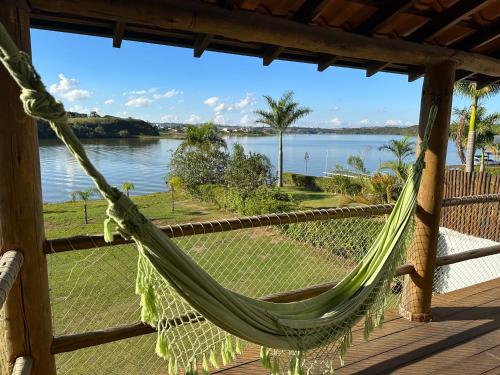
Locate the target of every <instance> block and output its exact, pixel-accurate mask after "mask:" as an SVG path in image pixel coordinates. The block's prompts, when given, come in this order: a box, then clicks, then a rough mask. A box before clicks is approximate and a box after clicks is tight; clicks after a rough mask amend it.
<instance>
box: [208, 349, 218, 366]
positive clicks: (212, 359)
mask: <svg viewBox="0 0 500 375" xmlns="http://www.w3.org/2000/svg"><path fill="white" fill-rule="evenodd" d="M209 360H210V364H211V365H212V366H213V367H214V368H216V369H219V368H220V367H219V364H218V363H217V355H216V354H215V349H214V348H211V349H210V358H209Z"/></svg>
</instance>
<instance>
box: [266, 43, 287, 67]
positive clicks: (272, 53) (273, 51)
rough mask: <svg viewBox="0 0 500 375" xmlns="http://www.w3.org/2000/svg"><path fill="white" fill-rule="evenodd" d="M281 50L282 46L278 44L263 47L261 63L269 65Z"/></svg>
mask: <svg viewBox="0 0 500 375" xmlns="http://www.w3.org/2000/svg"><path fill="white" fill-rule="evenodd" d="M283 50H284V48H283V47H280V46H267V47H264V50H263V51H262V64H264V66H269V65H271V63H272V62H273V61H274V60H275V59H277V58H278V56H279V55H280V53H281V52H283Z"/></svg>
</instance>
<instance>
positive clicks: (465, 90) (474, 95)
mask: <svg viewBox="0 0 500 375" xmlns="http://www.w3.org/2000/svg"><path fill="white" fill-rule="evenodd" d="M455 91H456V92H457V93H458V94H459V95H461V96H464V97H467V98H470V99H471V101H472V103H471V106H470V118H469V133H468V135H467V153H466V159H465V171H466V172H472V171H474V152H475V150H476V111H477V106H478V102H479V100H480V99H484V98H487V97H490V96H493V95H496V94H498V92H500V86H499V85H490V86H486V87H483V88H482V89H477V85H476V83H475V82H465V81H460V82H457V83H456V84H455Z"/></svg>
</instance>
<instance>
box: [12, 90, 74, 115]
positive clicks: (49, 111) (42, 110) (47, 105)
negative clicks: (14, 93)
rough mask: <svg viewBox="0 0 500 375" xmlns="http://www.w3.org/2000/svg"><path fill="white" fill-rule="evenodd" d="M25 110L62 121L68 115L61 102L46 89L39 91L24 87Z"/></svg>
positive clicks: (22, 98)
mask: <svg viewBox="0 0 500 375" xmlns="http://www.w3.org/2000/svg"><path fill="white" fill-rule="evenodd" d="M21 100H22V102H23V106H24V110H25V112H26V113H27V114H28V115H30V116H32V117H38V118H41V119H44V120H47V121H52V122H55V121H60V120H62V119H64V118H65V117H66V112H65V110H64V107H63V105H62V103H61V102H59V101H57V100H55V99H54V98H53V97H52V96H51V95H50V94H48V93H47V92H46V91H44V92H39V91H36V90H32V89H25V88H23V90H22V92H21Z"/></svg>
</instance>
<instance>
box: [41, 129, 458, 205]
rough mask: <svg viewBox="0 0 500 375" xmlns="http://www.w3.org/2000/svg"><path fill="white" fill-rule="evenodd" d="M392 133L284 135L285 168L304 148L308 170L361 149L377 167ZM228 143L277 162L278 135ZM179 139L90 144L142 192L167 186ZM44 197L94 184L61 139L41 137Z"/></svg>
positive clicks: (108, 172) (300, 163)
mask: <svg viewBox="0 0 500 375" xmlns="http://www.w3.org/2000/svg"><path fill="white" fill-rule="evenodd" d="M393 138H398V137H397V136H388V135H309V134H299V135H285V136H284V141H283V142H284V170H285V171H289V172H297V173H305V162H304V154H305V153H306V152H307V153H308V154H309V157H310V159H309V163H308V167H307V172H308V174H312V175H316V176H321V175H322V174H323V171H325V170H331V169H333V168H334V167H335V165H336V164H341V165H343V166H346V159H347V157H348V156H349V155H358V156H361V157H362V158H363V159H364V160H365V164H366V167H367V169H369V170H370V171H373V170H376V169H377V168H378V166H379V165H380V163H381V162H382V161H385V160H389V159H391V154H389V153H387V152H382V151H379V150H378V147H379V146H381V145H383V144H384V143H386V142H387V141H388V140H389V139H393ZM226 141H227V143H228V145H229V147H231V146H232V145H233V144H234V143H236V142H239V143H240V144H242V145H243V146H244V148H245V149H246V150H247V151H253V152H260V153H263V154H265V155H267V156H268V157H269V158H270V159H271V162H272V163H273V164H274V165H276V163H277V138H276V137H273V136H270V137H229V138H227V139H226ZM180 142H181V141H180V140H174V139H106V140H85V141H84V144H85V148H86V150H87V153H88V154H89V157H90V158H91V160H92V161H93V162H94V163H95V165H96V166H97V168H98V169H99V170H100V171H101V172H102V173H103V174H104V176H106V178H108V181H110V183H111V184H114V185H117V186H119V185H121V184H122V182H124V181H131V182H133V183H134V184H135V186H136V189H135V190H134V191H133V192H132V194H135V195H140V194H146V193H153V192H158V191H165V190H166V185H165V182H164V177H165V175H166V174H167V173H168V164H169V160H170V157H171V154H172V152H173V151H174V150H175V149H176V147H177V146H178V145H179V143H180ZM40 159H41V168H42V187H43V199H44V201H46V202H60V201H66V200H69V193H70V192H71V191H73V190H83V189H85V188H87V187H90V186H92V184H91V181H90V180H89V179H88V178H87V176H86V175H85V174H84V173H83V172H82V171H81V169H80V167H79V166H78V165H77V164H76V162H75V161H74V160H73V158H72V157H71V156H70V155H69V153H68V152H67V151H66V148H65V147H64V146H63V145H62V144H61V143H59V142H58V141H52V140H41V141H40ZM458 163H459V161H458V158H457V155H456V151H455V147H454V145H453V143H451V142H450V143H449V145H448V156H447V164H458Z"/></svg>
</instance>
